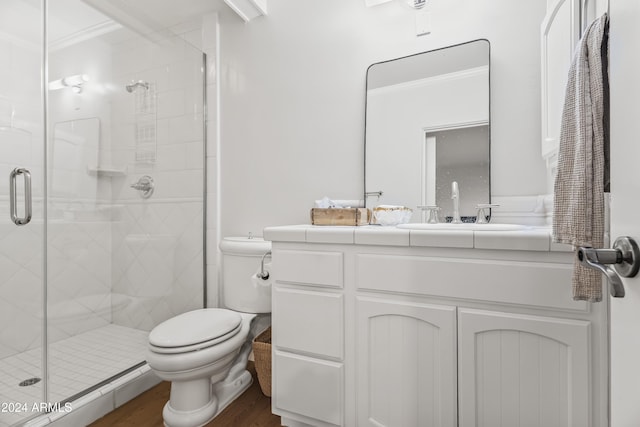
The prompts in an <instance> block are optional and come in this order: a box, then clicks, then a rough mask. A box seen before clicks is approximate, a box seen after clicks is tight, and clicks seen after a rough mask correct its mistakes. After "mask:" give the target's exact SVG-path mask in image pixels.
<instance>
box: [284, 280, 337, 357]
mask: <svg viewBox="0 0 640 427" xmlns="http://www.w3.org/2000/svg"><path fill="white" fill-rule="evenodd" d="M272 312H273V313H272V321H273V331H274V332H273V333H274V342H273V343H274V345H275V346H277V347H282V348H287V349H290V350H294V351H302V352H307V353H314V354H318V355H322V356H326V357H333V358H336V359H342V357H343V342H344V339H343V332H342V331H343V325H344V298H343V296H342V295H341V294H337V293H329V292H315V291H308V290H306V289H291V288H282V287H279V286H274V287H273V310H272Z"/></svg>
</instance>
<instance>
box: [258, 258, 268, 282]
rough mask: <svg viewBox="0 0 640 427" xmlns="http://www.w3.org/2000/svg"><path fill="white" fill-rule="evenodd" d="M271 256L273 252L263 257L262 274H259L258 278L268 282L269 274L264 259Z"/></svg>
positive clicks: (261, 261)
mask: <svg viewBox="0 0 640 427" xmlns="http://www.w3.org/2000/svg"><path fill="white" fill-rule="evenodd" d="M268 256H269V257H270V256H271V251H267V252H265V253H264V255H262V259H261V260H260V273H258V277H259V278H261V279H262V280H267V279H268V278H269V272H268V271H267V270H265V268H264V259H265V258H266V257H268Z"/></svg>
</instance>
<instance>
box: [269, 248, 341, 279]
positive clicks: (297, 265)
mask: <svg viewBox="0 0 640 427" xmlns="http://www.w3.org/2000/svg"><path fill="white" fill-rule="evenodd" d="M342 258H343V255H342V252H316V251H291V250H278V251H277V253H274V255H273V262H272V265H273V271H274V272H275V274H276V276H275V277H276V280H277V281H278V282H290V283H296V284H301V285H303V284H308V285H318V286H330V287H336V288H342V285H343V280H344V279H343V260H342Z"/></svg>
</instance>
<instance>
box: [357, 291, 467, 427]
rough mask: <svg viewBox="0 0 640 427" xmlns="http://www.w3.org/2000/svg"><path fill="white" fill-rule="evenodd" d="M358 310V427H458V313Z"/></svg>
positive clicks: (366, 304) (419, 307) (367, 304)
mask: <svg viewBox="0 0 640 427" xmlns="http://www.w3.org/2000/svg"><path fill="white" fill-rule="evenodd" d="M356 304H357V308H356V309H357V328H358V330H357V337H358V338H357V339H358V341H357V348H356V351H357V357H356V361H357V362H356V363H357V381H356V384H357V385H356V387H357V390H356V396H357V408H358V409H357V411H358V426H376V427H381V426H388V427H416V426H430V427H440V426H443V427H444V426H446V427H449V426H456V425H457V424H456V410H457V408H456V366H455V363H456V334H455V329H456V308H455V307H450V306H436V305H427V304H419V303H414V302H402V301H388V300H381V299H374V298H364V297H359V298H357V302H356Z"/></svg>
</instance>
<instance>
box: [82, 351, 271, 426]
mask: <svg viewBox="0 0 640 427" xmlns="http://www.w3.org/2000/svg"><path fill="white" fill-rule="evenodd" d="M248 369H249V372H251V375H253V384H251V387H249V389H247V391H245V392H244V393H243V394H242V395H241V396H240V397H238V398H237V399H236V400H235V401H233V402H232V403H231V404H230V405H229V406H227V407H226V409H225V410H224V411H222V413H220V415H218V416H217V417H216V418H215V419H214V420H213V421H211V422H210V423H209V424H207V425H206V427H280V417H278V416H276V415H273V414H272V413H271V399H270V398H269V397H266V396H265V395H264V394H262V391H261V390H260V385H259V384H258V379H257V378H256V372H255V368H254V366H253V362H249V366H248ZM169 385H170V383H168V382H162V383H160V384H158V385H157V386H155V387H153V388H151V389H149V390H147V391H146V392H144V393H142V394H141V395H140V396H138V397H136V398H135V399H133V400H131V401H129V402H127V403H125V404H124V405H122V406H121V407H119V408H118V409H116V410H115V411H113V412H111V413H109V414H107V415H105V416H104V417H102V418H100V419H99V420H97V421H96V422H94V423H93V424H90V426H89V427H132V426H135V427H159V426H162V408H163V407H164V404H165V403H166V402H167V400H169Z"/></svg>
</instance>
